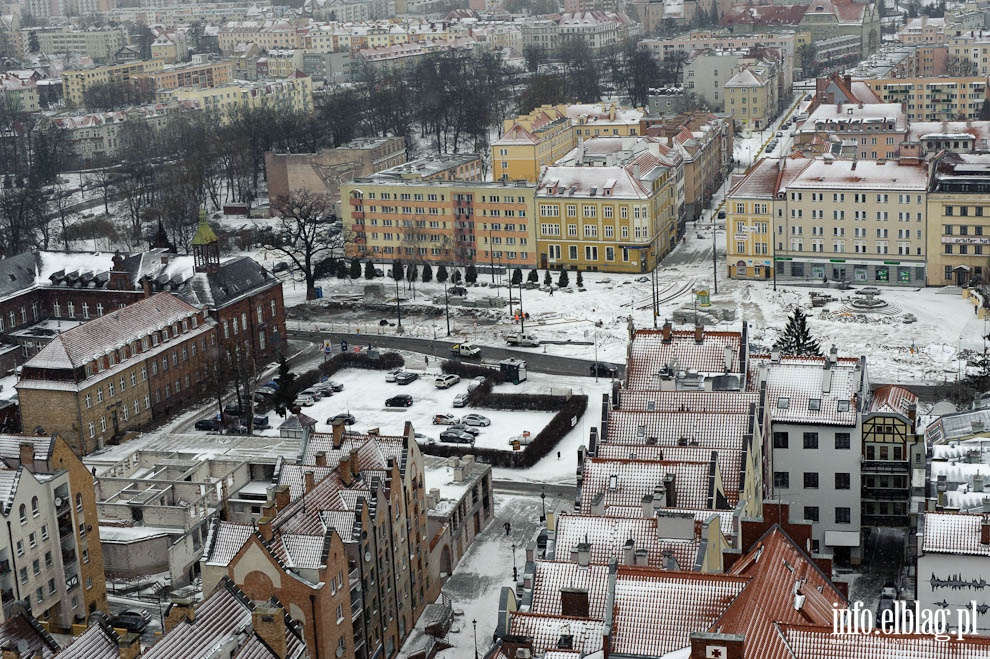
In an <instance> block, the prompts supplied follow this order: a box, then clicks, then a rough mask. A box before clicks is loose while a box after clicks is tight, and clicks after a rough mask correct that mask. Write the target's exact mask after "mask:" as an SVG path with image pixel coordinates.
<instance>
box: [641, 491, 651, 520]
mask: <svg viewBox="0 0 990 659" xmlns="http://www.w3.org/2000/svg"><path fill="white" fill-rule="evenodd" d="M643 517H645V518H646V519H649V518H651V517H653V497H652V496H651V495H649V494H644V495H643Z"/></svg>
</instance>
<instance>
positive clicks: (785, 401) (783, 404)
mask: <svg viewBox="0 0 990 659" xmlns="http://www.w3.org/2000/svg"><path fill="white" fill-rule="evenodd" d="M790 406H791V399H790V398H787V397H786V396H781V397H780V398H778V399H777V409H779V410H786V409H787V408H788V407H790Z"/></svg>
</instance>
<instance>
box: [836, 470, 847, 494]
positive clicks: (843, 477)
mask: <svg viewBox="0 0 990 659" xmlns="http://www.w3.org/2000/svg"><path fill="white" fill-rule="evenodd" d="M835 489H837V490H848V489H849V474H848V473H836V474H835Z"/></svg>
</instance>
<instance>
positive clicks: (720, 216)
mask: <svg viewBox="0 0 990 659" xmlns="http://www.w3.org/2000/svg"><path fill="white" fill-rule="evenodd" d="M715 217H717V218H718V219H720V220H724V219H725V209H724V208H723V209H722V210H720V211H719V212H718V215H716V216H715Z"/></svg>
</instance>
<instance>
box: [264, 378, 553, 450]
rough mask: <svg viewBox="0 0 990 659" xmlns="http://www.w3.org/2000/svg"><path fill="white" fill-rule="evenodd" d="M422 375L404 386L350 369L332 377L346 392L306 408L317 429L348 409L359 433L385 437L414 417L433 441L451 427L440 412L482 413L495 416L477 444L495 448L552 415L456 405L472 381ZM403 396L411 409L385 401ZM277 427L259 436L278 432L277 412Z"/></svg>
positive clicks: (325, 429) (418, 428) (274, 417)
mask: <svg viewBox="0 0 990 659" xmlns="http://www.w3.org/2000/svg"><path fill="white" fill-rule="evenodd" d="M417 373H419V374H420V377H419V379H417V380H415V381H413V382H411V383H409V384H406V385H400V384H397V383H395V382H386V381H385V373H384V372H382V371H364V370H356V369H345V370H343V371H339V372H337V373H336V374H334V376H333V378H332V379H333V380H334V381H336V382H340V383H341V384H343V385H344V389H343V391H340V392H337V393H335V394H333V395H332V396H330V397H329V398H323V399H321V400H318V401H316V403H314V404H313V405H311V406H308V407H303V408H302V412H303V413H304V414H306V415H308V416H311V417H313V418H314V419H316V421H317V424H316V429H317V431H320V432H329V431H330V426H329V425H327V423H326V422H327V419H329V418H330V417H332V416H334V415H336V414H340V413H345V412H349V413H350V414H353V415H354V417H355V419H356V422H355V424H354V425H353V426H351V429H353V430H357V431H360V432H364V431H367V430H369V429H371V428H378V429H379V430H380V432H381V433H382V434H383V435H398V434H400V433H401V432H402V429H403V426H404V424H405V422H406V421H410V422H412V424H413V427H414V429H415V431H416V432H417V433H421V434H423V435H425V436H426V437H427V438H429V439H433V440H438V439H439V436H440V432H441V431H442V430H444V429H445V427H446V426H439V425H434V424H433V417H434V415H436V414H442V413H448V414H453V415H454V416H457V417H460V416H463V415H464V414H469V413H475V414H482V415H484V416H486V417H488V418H489V419H491V422H492V423H491V425H490V426H487V427H481V428H478V430H479V431H480V432H479V433H478V435H477V437H476V440H475V446H478V447H484V448H493V449H503V450H508V449H509V440H510V438H512V437H515V436H517V435H521V434H522V433H523V432H524V431H528V432H530V433H531V435H532V436H534V437H535V436H536V433H538V432H539V431H540V430H541V429H542V428H543V426H545V425H546V424H547V423H548V422H549V421H550V419H551V418H552V417H553V414H552V413H551V412H529V411H499V410H486V409H480V408H472V407H464V408H455V407H454V406H453V401H454V397H455V396H457V395H458V394H462V393H467V381H461V382H459V383H457V384H455V385H454V386H452V387H450V388H449V389H437V388H436V387H435V386H434V384H433V382H434V379H435V378H436V377H437V376H438V375H439V374H440V372H439V370H430V371H427V372H424V371H417ZM501 389H504V390H505V391H507V392H508V391H510V390H511V391H513V393H516V392H517V391H518V390H517V389H515V388H514V387H512V385H501V386H500V387H498V388H497V390H501ZM398 394H408V395H410V396H412V398H413V404H412V406H411V407H386V406H385V400H386V399H387V398H390V397H392V396H395V395H398ZM270 420H271V423H272V428H271V429H269V430H264V431H259V432H258V433H257V434H262V435H277V434H278V425H279V423H280V422H281V419H279V418H278V416H277V415H276V414H274V413H272V414H271V415H270Z"/></svg>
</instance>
